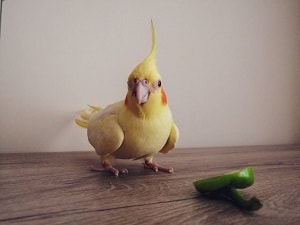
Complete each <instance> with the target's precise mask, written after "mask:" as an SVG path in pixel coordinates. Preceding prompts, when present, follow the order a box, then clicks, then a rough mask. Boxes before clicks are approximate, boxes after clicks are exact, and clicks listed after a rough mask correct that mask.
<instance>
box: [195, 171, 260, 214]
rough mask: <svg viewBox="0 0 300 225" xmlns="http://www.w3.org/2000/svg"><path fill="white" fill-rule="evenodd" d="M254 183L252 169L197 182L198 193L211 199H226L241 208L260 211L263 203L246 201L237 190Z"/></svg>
mask: <svg viewBox="0 0 300 225" xmlns="http://www.w3.org/2000/svg"><path fill="white" fill-rule="evenodd" d="M253 183H254V173H253V169H252V168H251V167H248V168H245V169H243V170H241V171H233V172H230V173H226V174H224V175H221V176H215V177H210V178H207V179H202V180H198V181H195V182H194V183H193V184H194V186H195V188H196V190H197V191H199V192H200V193H202V194H204V195H205V196H207V197H211V198H225V199H227V200H230V201H232V202H233V203H234V204H236V205H237V206H239V207H242V208H244V209H247V210H251V211H253V210H258V209H260V208H261V207H262V203H261V201H260V200H259V199H258V198H256V197H253V198H251V199H249V200H247V199H245V198H244V197H243V196H242V195H241V194H240V193H239V192H238V191H237V190H236V188H246V187H249V186H251V185H252V184H253Z"/></svg>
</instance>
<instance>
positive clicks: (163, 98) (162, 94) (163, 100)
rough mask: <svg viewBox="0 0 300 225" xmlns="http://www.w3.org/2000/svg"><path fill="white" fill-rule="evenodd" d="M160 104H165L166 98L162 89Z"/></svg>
mask: <svg viewBox="0 0 300 225" xmlns="http://www.w3.org/2000/svg"><path fill="white" fill-rule="evenodd" d="M161 102H162V104H163V105H166V104H167V102H168V101H167V96H166V92H165V90H164V89H163V88H161Z"/></svg>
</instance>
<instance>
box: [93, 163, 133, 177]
mask: <svg viewBox="0 0 300 225" xmlns="http://www.w3.org/2000/svg"><path fill="white" fill-rule="evenodd" d="M89 170H91V171H96V172H109V173H112V174H114V175H115V176H116V177H117V176H119V173H121V174H127V173H128V170H127V169H126V168H123V169H120V170H119V169H116V168H114V167H113V166H111V165H108V166H105V167H103V168H98V167H95V166H93V165H91V166H89Z"/></svg>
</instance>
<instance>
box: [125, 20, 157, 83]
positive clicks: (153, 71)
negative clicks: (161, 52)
mask: <svg viewBox="0 0 300 225" xmlns="http://www.w3.org/2000/svg"><path fill="white" fill-rule="evenodd" d="M151 34H152V41H151V42H152V46H151V51H150V54H149V55H148V56H147V57H146V58H145V59H144V60H143V61H142V62H141V63H140V64H138V65H137V66H136V67H135V69H134V70H133V71H132V73H131V75H132V76H139V75H142V74H143V75H147V76H150V77H151V79H153V80H157V79H159V78H160V75H159V73H158V70H157V67H156V40H155V30H154V25H153V21H152V20H151Z"/></svg>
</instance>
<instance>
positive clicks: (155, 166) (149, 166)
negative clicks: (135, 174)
mask: <svg viewBox="0 0 300 225" xmlns="http://www.w3.org/2000/svg"><path fill="white" fill-rule="evenodd" d="M143 164H144V168H145V169H152V170H153V171H155V172H158V171H162V172H167V173H173V172H174V169H173V168H172V167H171V168H168V167H163V166H160V165H158V164H156V163H150V162H144V163H143Z"/></svg>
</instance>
